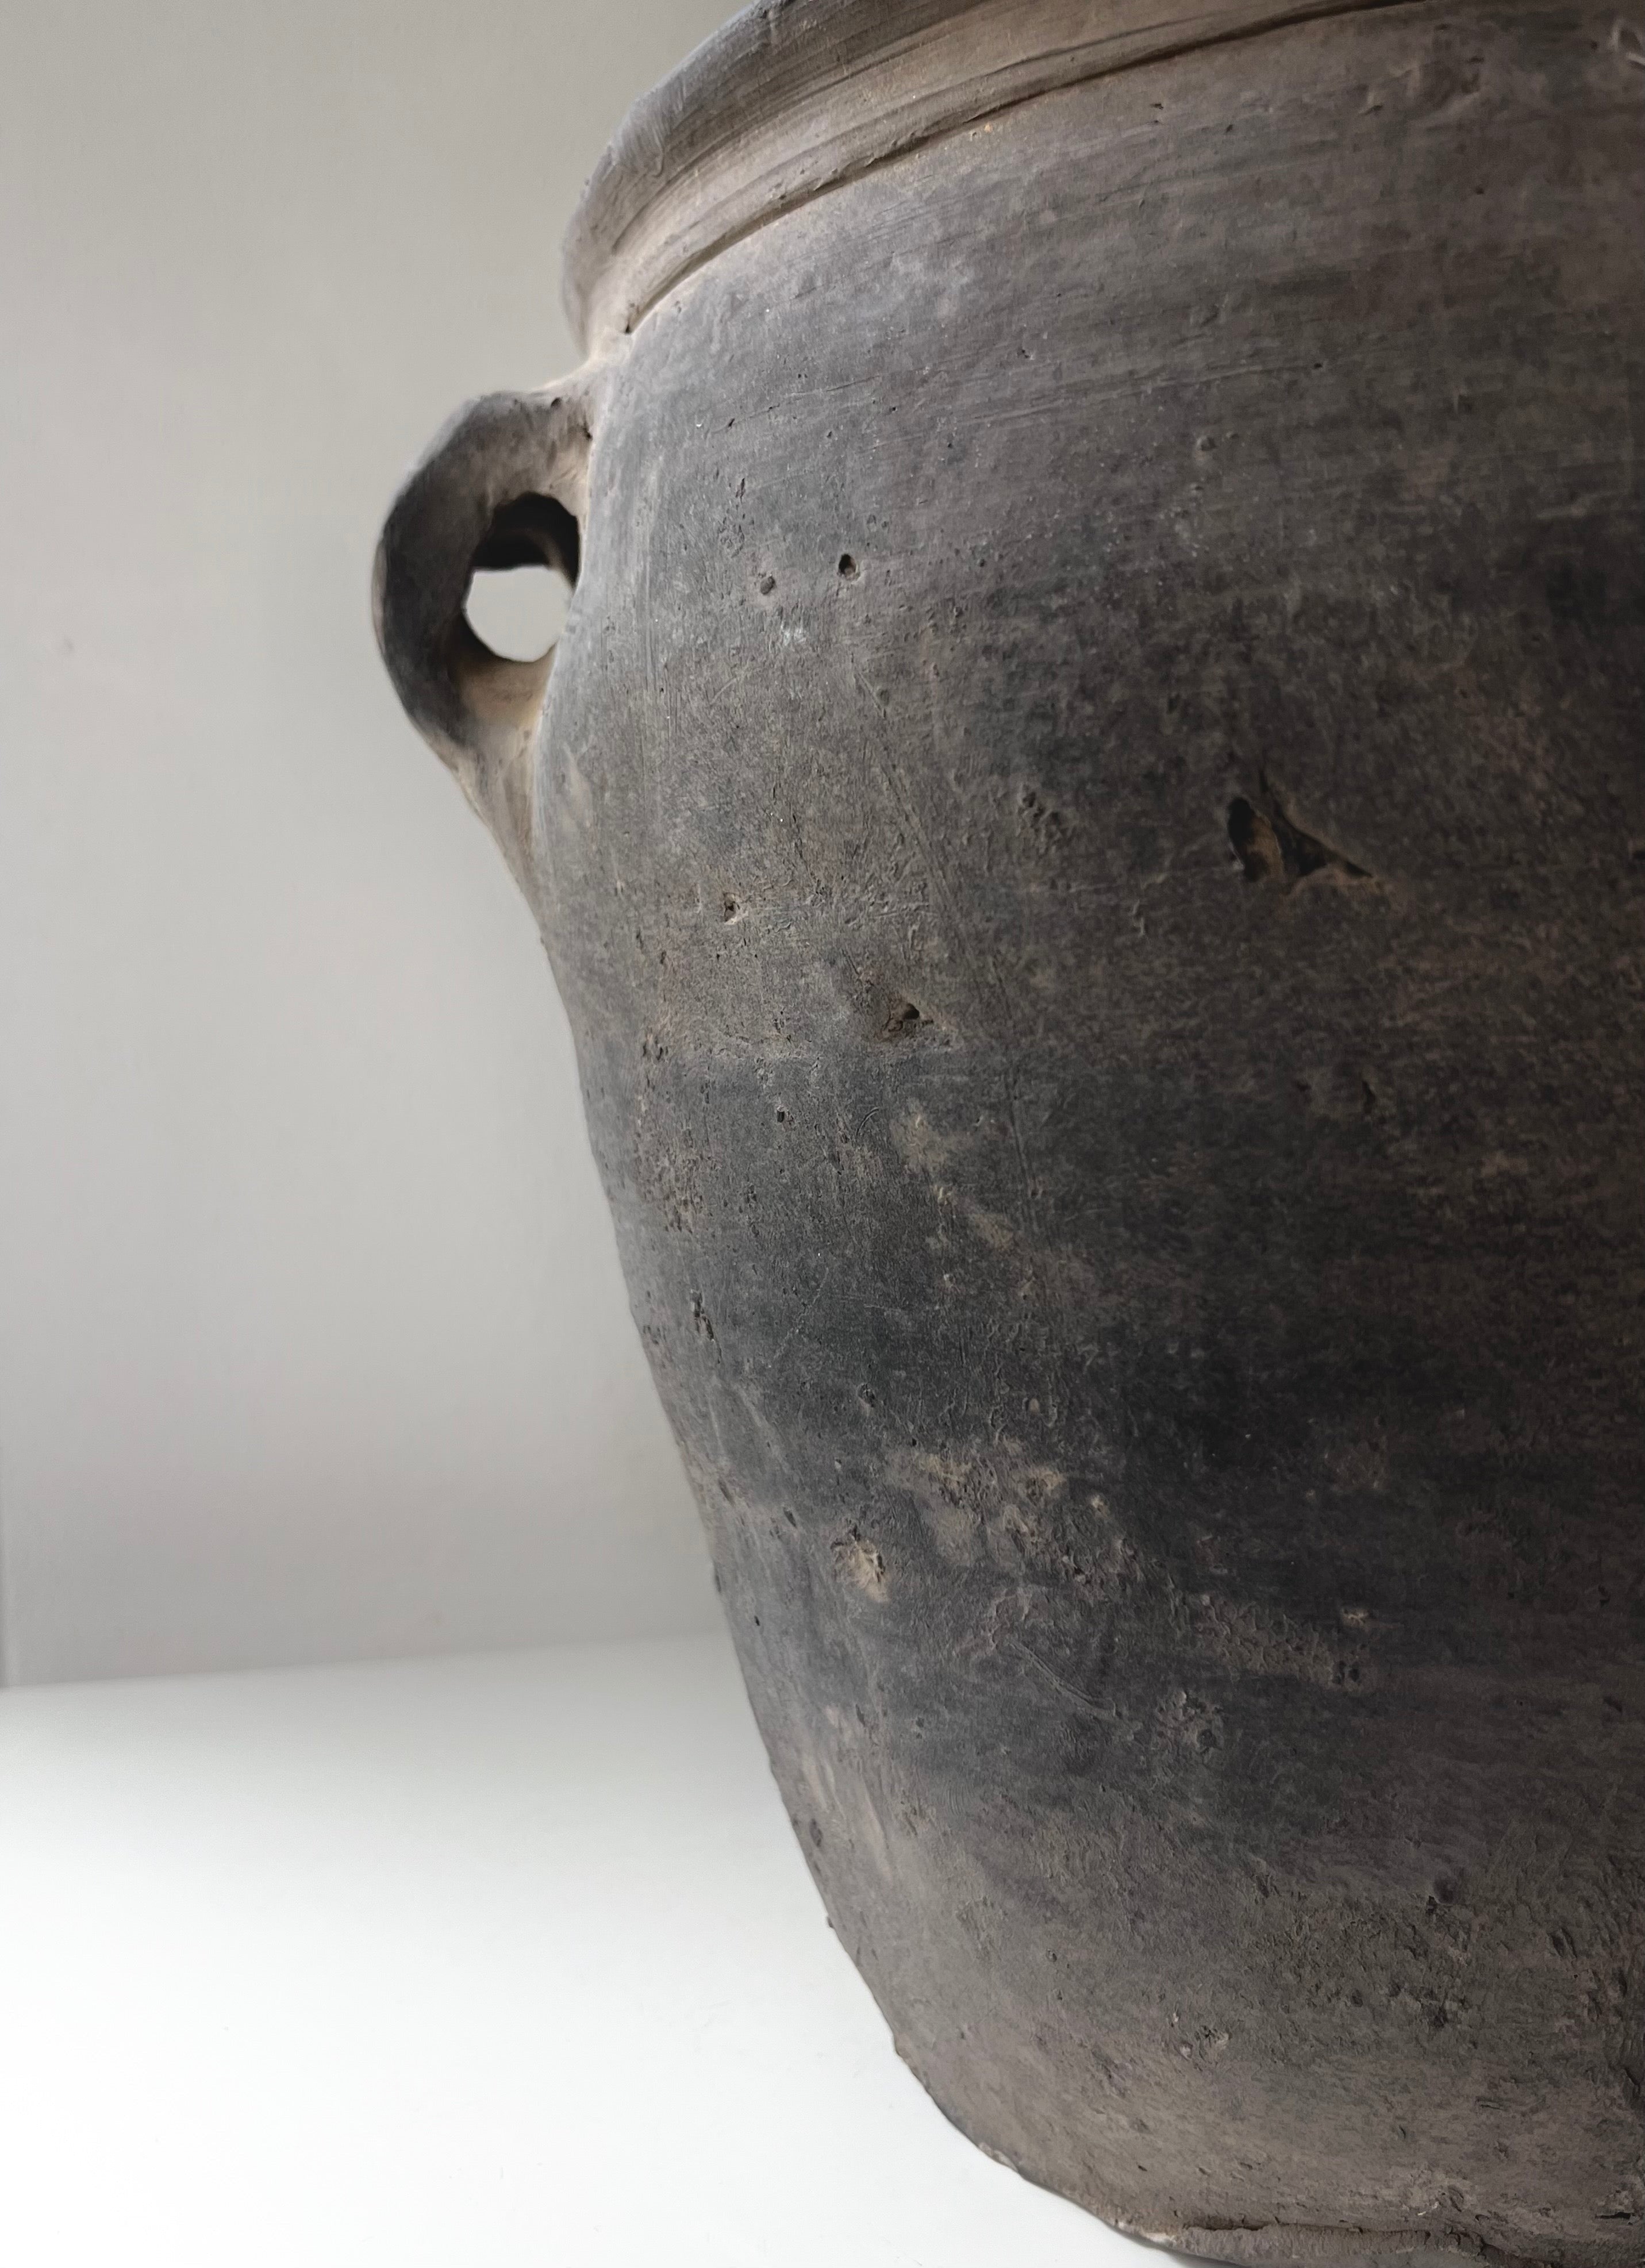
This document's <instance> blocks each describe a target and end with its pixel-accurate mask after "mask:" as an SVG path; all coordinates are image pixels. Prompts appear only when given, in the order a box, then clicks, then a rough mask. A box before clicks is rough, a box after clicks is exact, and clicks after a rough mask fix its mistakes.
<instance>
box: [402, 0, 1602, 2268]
mask: <svg viewBox="0 0 1645 2268" xmlns="http://www.w3.org/2000/svg"><path fill="white" fill-rule="evenodd" d="M1641 52H1642V48H1641V40H1640V38H1639V36H1638V34H1637V33H1635V32H1634V31H1631V30H1629V29H1627V27H1626V26H1619V24H1618V20H1617V18H1616V14H1615V9H1614V4H1613V0H1604V5H1596V4H1590V0H1458V4H1455V5H1435V4H1428V0H1412V4H1403V5H1359V6H1355V5H1351V4H1342V0H1338V4H1334V5H1333V4H1318V5H1309V4H1307V0H1281V4H1267V0H1195V4H1194V5H1192V6H1191V7H1190V9H1189V10H1188V11H1187V13H1186V14H1184V12H1183V11H1182V10H1181V9H1180V8H1177V9H1176V10H1174V11H1167V10H1166V9H1165V8H1164V7H1163V5H1162V4H1160V0H1010V4H1007V0H983V4H973V5H961V4H957V0H792V4H788V5H782V4H776V5H762V6H761V7H759V8H757V9H754V10H751V11H749V13H747V14H746V15H744V16H743V17H741V18H738V19H737V20H736V21H735V22H734V24H732V25H731V26H729V27H728V28H727V30H726V31H725V32H724V33H721V34H720V35H719V37H718V38H717V39H716V40H713V41H712V42H711V43H710V44H709V46H708V47H707V48H704V49H703V50H701V51H699V53H698V54H697V56H695V57H694V58H693V59H692V60H691V61H690V63H687V64H686V66H685V67H684V69H683V70H682V71H681V72H680V73H679V74H678V75H677V76H676V77H675V78H674V79H672V80H671V81H669V82H668V85H665V86H664V87H663V88H662V89H661V90H660V92H658V93H656V94H654V95H653V96H652V97H650V98H649V99H647V100H646V101H645V102H643V103H642V104H641V105H640V106H639V107H638V109H637V110H636V111H635V112H634V114H632V115H631V118H630V120H629V121H628V122H627V124H626V125H625V126H624V128H623V130H622V132H621V134H620V135H619V136H618V137H617V140H616V144H614V146H613V148H612V150H611V151H610V153H609V155H608V157H607V158H606V159H605V160H604V161H603V163H602V165H601V168H600V170H599V171H598V173H596V175H595V176H594V181H593V183H592V184H591V186H590V188H589V190H588V192H587V195H586V198H585V201H584V203H583V205H582V207H581V209H580V210H579V215H578V217H577V220H576V222H575V224H574V225H573V228H572V237H571V242H570V247H569V251H568V255H567V276H568V290H569V298H570V306H571V309H572V314H573V316H574V318H575V320H576V322H577V324H578V326H579V330H580V332H581V334H582V335H583V337H584V339H585V341H586V345H587V350H588V357H589V359H588V361H587V362H586V365H584V367H583V369H582V370H581V371H580V372H579V373H578V374H577V376H576V377H574V378H573V379H570V380H568V381H566V382H564V384H561V385H559V386H556V387H550V388H548V389H546V390H545V391H542V392H540V393H535V394H520V395H504V396H495V397H491V398H490V399H487V400H485V401H480V402H477V403H476V404H474V405H471V406H470V407H469V408H468V409H465V410H464V411H463V412H461V415H460V416H458V418H457V419H456V420H455V421H454V423H453V424H452V425H451V426H449V427H448V428H447V429H446V432H445V433H444V434H443V435H442V436H441V438H439V440H438V441H437V442H436V443H435V445H434V446H433V449H432V452H431V453H430V454H429V456H428V457H427V458H426V459H425V460H424V462H423V463H422V465H421V466H420V467H419V468H417V471H416V472H415V473H414V474H413V475H412V476H411V478H410V480H409V483H408V485H407V486H406V488H405V490H403V492H402V495H401V497H400V498H399V500H398V502H397V503H396V504H395V507H394V511H393V512H392V515H391V517H390V519H389V520H388V523H387V530H386V532H385V535H384V539H383V547H382V552H381V556H380V563H379V565H380V571H379V582H378V604H379V621H380V633H381V638H382V643H383V649H384V652H385V654H386V655H387V661H388V666H389V667H390V669H391V670H392V671H393V673H394V675H395V681H396V682H397V684H398V686H399V689H400V690H401V693H402V696H403V698H404V700H405V703H406V705H407V707H408V708H409V711H410V712H411V715H412V716H413V717H414V718H415V719H416V720H417V723H418V725H420V726H421V727H422V729H423V730H424V733H425V734H426V735H427V736H428V738H429V739H430V740H432V742H433V744H434V746H435V747H436V748H437V749H438V750H439V753H440V755H442V756H443V757H444V758H445V759H446V762H448V763H449V764H450V766H451V767H452V769H453V770H454V772H455V773H456V774H457V776H458V777H459V779H460V780H461V782H462V784H463V785H464V787H465V788H466V790H467V792H468V795H469V796H470V798H471V799H472V800H473V801H474V803H475V804H476V806H478V808H479V810H480V811H481V813H482V814H483V816H484V817H485V819H486V820H487V821H488V823H489V824H490V825H491V828H493V830H494V831H495V833H496V835H497V836H498V840H499V842H500V843H501V844H502V847H503V849H504V851H505V854H506V856H507V858H508V859H509V861H510V863H511V865H513V870H514V872H515V873H516V875H517V876H518V877H519V880H520V885H521V887H522V888H523V889H524V890H525V892H526V893H527V896H528V897H529V899H530V901H531V903H532V905H533V907H534V909H535V913H536V915H537V917H538V920H539V922H540V924H541V926H542V935H543V937H544V939H545V941H546V943H547V946H548V950H549V954H550V959H551V961H552V964H553V968H554V971H555V974H556V976H557V981H558V983H559V987H560V990H561V992H562V994H563V996H564V1002H565V1005H566V1008H567V1011H568V1013H569V1014H570V1018H571V1021H572V1028H573V1031H574V1033H575V1035H576V1040H577V1046H578V1052H579V1063H580V1067H581V1075H582V1080H583V1086H584V1093H585V1096H586V1105H587V1113H588V1122H589V1126H590V1130H591V1132H592V1136H593V1140H594V1149H595V1152H596V1155H597V1157H598V1160H599V1163H600V1167H601V1173H602V1175H603V1177H604V1182H605V1187H606V1189H607V1191H608V1193H609V1198H610V1203H611V1207H612V1211H613V1213H614V1215H615V1219H616V1228H617V1233H618V1237H619V1240H620V1244H621V1248H622V1253H623V1264H624V1267H625V1270H626V1272H627V1279H628V1284H629V1287H630V1292H631V1300H632V1305H633V1312H634V1315H635V1319H636V1322H637V1323H638V1328H639V1330H640V1332H641V1334H642V1337H643V1338H644V1340H645V1347H646V1350H647V1352H648V1354H649V1357H650V1359H651V1363H652V1366H653V1371H654V1373H655V1376H656V1380H657V1383H658V1386H659V1388H660V1392H661V1395H662V1397H663V1400H664V1402H665V1403H666V1405H667V1407H668V1412H669V1415H670V1417H671V1419H672V1421H673V1424H674V1427H675V1432H676V1434H677V1436H678V1439H679V1442H680V1446H681V1449H682V1453H683V1455H684V1458H685V1461H686V1463H687V1465H688V1467H689V1469H690V1473H691V1475H692V1477H693V1481H694V1484H695V1486H696V1489H697V1494H698V1498H699V1500H700V1502H701V1505H702V1508H703V1513H704V1519H705V1521H706V1522H707V1525H708V1528H709V1532H710V1535H711V1538H712V1547H713V1552H714V1557H715V1562H716V1565H717V1568H718V1571H719V1580H720V1584H721V1587H722V1589H723V1593H724V1597H725V1603H726V1608H727V1613H728V1615H729V1616H730V1619H731V1623H732V1626H733V1629H734V1632H735V1635H736V1641H737V1645H738V1647H739V1649H740V1652H741V1660H742V1663H743V1666H744V1669H745V1673H746V1675H747V1679H748V1684H749V1693H750V1696H751V1697H752V1701H753V1705H754V1707H755V1710H756V1714H757V1716H758V1719H759V1722H760V1724H761V1727H762V1728H763V1734H764V1737H765V1740H766V1742H767V1745H768V1747H769V1749H770V1753H771V1762H772V1765H773V1769H774V1771H775V1772H776V1775H777V1778H778V1783H779V1785H780V1787H781V1789H782V1793H783V1795H784V1798H785V1800H786V1804H787V1807H788V1809H789V1811H790V1813H791V1814H792V1815H793V1821H794V1824H795V1827H796V1830H797V1831H798V1834H799V1837H800V1847H801V1849H802V1850H803V1852H804V1853H805V1856H806V1859H807V1860H808V1864H809V1865H810V1867H811V1868H812V1869H813V1871H814V1873H815V1878H816V1881H817V1884H818V1886H819V1889H820V1890H821V1892H822V1897H823V1899H824V1900H825V1902H826V1904H827V1906H828V1910H829V1912H830V1916H831V1917H832V1919H833V1922H834V1926H835V1927H836V1928H837V1931H838V1933H839V1935H840V1937H841V1939H842V1940H843V1942H844V1943H845V1946H846V1947H847V1948H848V1949H849V1951H850V1953H851V1955H852V1957H853V1959H854V1960H855V1961H856V1962H857V1963H858V1965H859V1968H860V1969H861V1970H862V1973H863V1975H864V1976H865V1977H867V1981H868V1983H869V1985H871V1987H872V1988H873V1991H874V1994H875V1995H876V1997H877V1999H878V2000H879V2002H880V2005H881V2007H882V2008H883V2010H884V2011H885V2014H886V2015H887V2017H888V2018H889V2022H890V2024H891V2026H892V2029H893V2030H894V2032H895V2036H896V2043H897V2045H898V2047H899V2048H900V2050H901V2051H902V2053H903V2054H904V2056H905V2057H906V2058H908V2060H909V2062H910V2063H911V2065H912V2066H913V2067H914V2069H915V2070H916V2071H917V2072H918V2074H919V2076H920V2078H921V2079H922V2080H924V2081H925V2083H926V2086H927V2087H928V2088H930V2090H931V2092H932V2093H933V2095H935V2097H936V2099H937V2100H938V2102H940V2103H941V2105H942V2107H943V2108H944V2110H947V2111H948V2114H949V2115H950V2116H951V2117H953V2118H954V2119H955V2121H956V2122H957V2123H958V2124H959V2125H960V2126H962V2127H963V2129H964V2131H965V2132H967V2133H968V2134H970V2135H971V2136H973V2137H974V2138H975V2139H977V2141H978V2142H979V2143H980V2144H981V2145H982V2146H983V2147H985V2149H987V2150H988V2151H990V2152H991V2153H992V2154H994V2155H996V2156H998V2157H1000V2158H1003V2159H1006V2160H1007V2161H1009V2162H1010V2163H1011V2164H1012V2165H1014V2166H1016V2167H1018V2168H1020V2169H1022V2172H1023V2173H1024V2174H1026V2175H1028V2176H1030V2177H1031V2178H1032V2179H1033V2180H1035V2181H1036V2182H1041V2183H1046V2184H1048V2185H1049V2186H1051V2188H1053V2189H1055V2190H1059V2191H1062V2192H1064V2193H1065V2194H1066V2195H1067V2196H1068V2197H1071V2198H1076V2199H1078V2200H1079V2201H1080V2202H1081V2203H1082V2204H1083V2205H1087V2206H1088V2207H1089V2208H1091V2210H1093V2211H1094V2212H1095V2213H1100V2214H1102V2215H1103V2216H1104V2217H1105V2218H1106V2219H1108V2220H1110V2221H1112V2222H1114V2223H1116V2224H1117V2225H1118V2226H1120V2227H1122V2228H1128V2229H1131V2230H1132V2231H1135V2232H1139V2233H1140V2234H1143V2235H1149V2236H1152V2237H1154V2238H1157V2239H1160V2240H1162V2241H1168V2242H1170V2243H1172V2244H1174V2245H1176V2246H1177V2247H1179V2248H1181V2249H1182V2250H1185V2251H1188V2252H1191V2253H1196V2254H1199V2255H1203V2256H1206V2257H1212V2258H1216V2259H1226V2260H1242V2261H1243V2260H1258V2259H1261V2260H1270V2259H1276V2260H1277V2259H1291V2258H1298V2259H1302V2258H1306V2259H1315V2258H1320V2257H1331V2258H1333V2259H1376V2260H1379V2261H1390V2260H1396V2259H1397V2260H1406V2259H1408V2258H1410V2257H1413V2256H1416V2255H1420V2256H1422V2257H1425V2258H1426V2257H1428V2256H1429V2255H1431V2254H1437V2255H1440V2256H1442V2257H1459V2258H1467V2259H1474V2260H1485V2261H1489V2262H1495V2263H1497V2264H1499V2268H1506V2264H1508V2263H1510V2262H1512V2263H1516V2264H1523V2263H1535V2264H1545V2268H1553V2264H1557V2268H1625V2264H1630V2268H1631V2264H1637V2263H1639V2262H1640V2261H1641V2259H1645V2186H1642V2185H1641V2158H1642V2154H1645V2117H1642V2110H1641V2082H1645V1802H1641V1789H1642V1788H1645V1517H1642V1514H1641V1505H1642V1503H1645V1485H1642V1482H1645V1475H1642V1474H1641V1454H1640V1440H1641V1435H1640V1425H1639V1415H1640V1401H1641V1396H1640V1369H1641V1348H1642V1347H1645V1333H1642V1332H1641V1315H1640V1300H1641V1285H1642V1284H1645V1237H1642V1233H1641V1231H1642V1227H1645V1174H1642V1173H1641V1098H1642V1096H1645V1082H1642V1081H1641V1048H1640V1034H1641V976H1642V974H1645V954H1642V952H1641V924H1640V911H1641V907H1640V898H1641V879H1642V874H1645V869H1642V866H1641V857H1642V854H1645V794H1642V785H1641V753H1642V751H1645V736H1642V735H1641V614H1642V608H1641V583H1642V570H1645V545H1642V544H1641V512H1640V495H1639V486H1638V471H1637V467H1638V455H1637V449H1638V418H1639V408H1638V405H1639V403H1640V401H1641V399H1645V395H1642V394H1641V390H1640V387H1641V288H1640V287H1641V273H1640V259H1639V249H1640V247H1639V226H1640V215H1641V210H1645V208H1642V207H1641V201H1640V182H1639V173H1640V167H1641V155H1642V154H1645V141H1642V140H1641V132H1640V107H1641V94H1645V70H1641V68H1640V65H1641ZM526 558H547V559H550V560H555V561H557V562H559V563H562V564H563V565H564V567H565V568H566V569H567V571H569V572H571V573H572V574H574V575H575V577H576V578H577V580H576V591H575V596H574V599H573V601H572V608H571V614H570V619H569V622H568V624H567V627H566V630H565V633H564V637H563V638H562V640H561V642H560V644H559V645H558V647H557V651H556V652H555V653H554V655H553V656H552V658H551V660H552V666H551V668H550V666H549V663H548V662H544V663H542V664H536V665H530V666H516V665H513V664H506V663H502V662H498V660H496V659H494V658H493V657H492V656H491V655H490V654H488V653H487V652H486V651H485V650H484V648H483V646H482V645H481V644H479V642H478V641H477V639H476V637H475V636H474V634H473V632H472V631H471V630H469V629H468V625H467V623H466V621H465V619H464V615H463V612H462V608H463V600H464V594H465V591H466V588H467V585H468V577H469V575H470V572H471V571H472V570H473V568H474V567H475V565H476V563H481V564H485V563H491V564H505V563H509V562H511V561H515V560H520V559H526Z"/></svg>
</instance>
